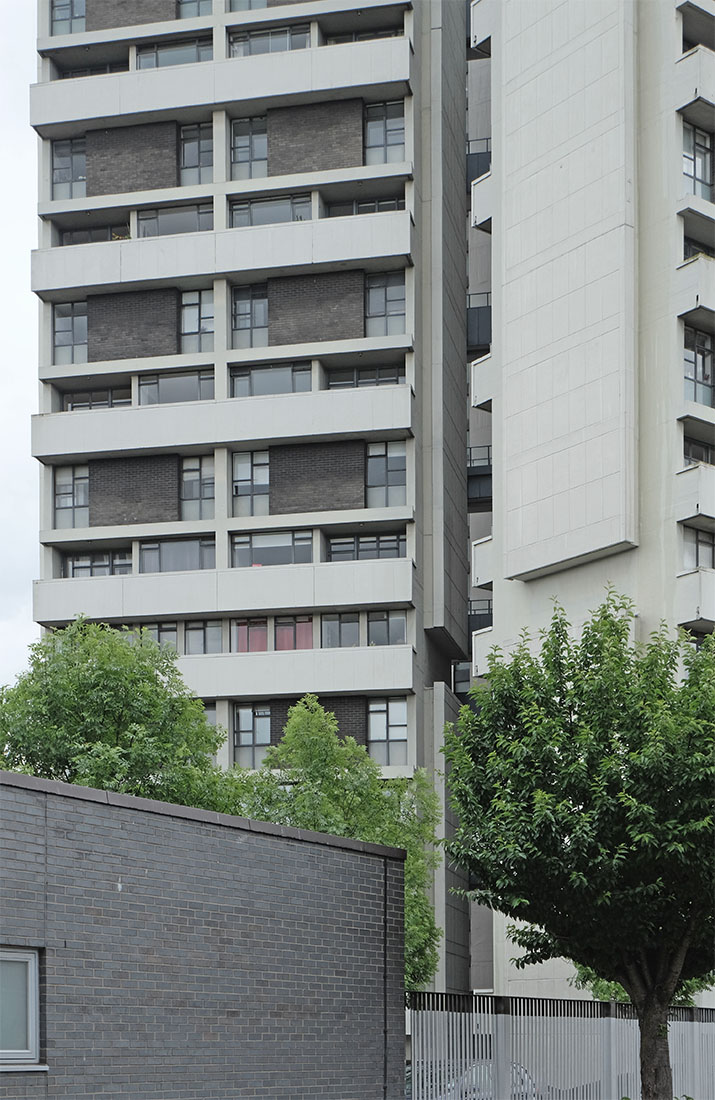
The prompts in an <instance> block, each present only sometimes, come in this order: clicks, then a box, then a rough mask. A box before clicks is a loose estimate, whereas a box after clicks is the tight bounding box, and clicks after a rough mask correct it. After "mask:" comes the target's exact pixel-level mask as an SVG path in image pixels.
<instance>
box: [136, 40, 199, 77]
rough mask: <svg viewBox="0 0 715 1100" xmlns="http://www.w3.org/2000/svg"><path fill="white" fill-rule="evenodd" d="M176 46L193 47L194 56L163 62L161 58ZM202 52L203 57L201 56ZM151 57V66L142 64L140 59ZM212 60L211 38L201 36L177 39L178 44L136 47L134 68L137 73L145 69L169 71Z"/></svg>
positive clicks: (150, 44)
mask: <svg viewBox="0 0 715 1100" xmlns="http://www.w3.org/2000/svg"><path fill="white" fill-rule="evenodd" d="M178 46H193V47H194V49H195V53H196V56H195V57H191V58H189V59H188V60H186V61H169V62H163V63H162V61H161V58H162V57H163V56H166V55H167V54H168V53H169V52H170V51H171V50H175V49H176V48H177V47H178ZM202 51H203V52H204V54H205V56H203V57H202V56H201V54H202ZM151 57H153V59H154V61H153V64H142V58H151ZM212 60H213V38H211V37H210V36H205V35H201V36H200V37H198V38H184V39H179V41H178V42H176V41H173V42H151V43H148V44H147V45H145V46H137V60H136V68H137V71H138V72H144V71H145V70H147V69H169V68H173V67H174V66H176V65H194V64H197V63H199V62H201V61H212Z"/></svg>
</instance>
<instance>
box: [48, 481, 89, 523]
mask: <svg viewBox="0 0 715 1100" xmlns="http://www.w3.org/2000/svg"><path fill="white" fill-rule="evenodd" d="M88 526H89V466H56V467H55V527H56V528H66V527H88Z"/></svg>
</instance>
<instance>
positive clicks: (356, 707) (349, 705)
mask: <svg viewBox="0 0 715 1100" xmlns="http://www.w3.org/2000/svg"><path fill="white" fill-rule="evenodd" d="M297 702H298V700H297V699H271V744H272V745H277V744H278V743H279V742H280V740H281V738H282V737H283V730H284V729H285V724H286V722H287V721H288V711H289V710H290V708H291V707H292V706H294V705H295V704H296V703H297ZM320 705H321V706H322V707H325V709H326V710H328V711H332V712H333V714H334V715H335V718H336V721H337V723H338V729H339V731H340V736H341V737H354V738H355V740H356V741H357V743H358V745H367V701H366V699H365V696H364V695H321V696H320Z"/></svg>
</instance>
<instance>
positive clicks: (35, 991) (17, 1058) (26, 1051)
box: [0, 946, 40, 1067]
mask: <svg viewBox="0 0 715 1100" xmlns="http://www.w3.org/2000/svg"><path fill="white" fill-rule="evenodd" d="M39 956H40V952H39V950H38V949H36V948H27V947H23V948H15V947H4V946H3V947H0V962H20V963H26V964H27V986H26V989H27V1020H26V1026H27V1038H28V1043H27V1046H26V1047H24V1048H22V1049H17V1050H15V1049H10V1048H9V1047H8V1048H3V1049H0V1064H2V1065H3V1066H12V1065H17V1066H23V1067H24V1066H29V1065H37V1063H39V1061H40V965H39V963H40V958H39Z"/></svg>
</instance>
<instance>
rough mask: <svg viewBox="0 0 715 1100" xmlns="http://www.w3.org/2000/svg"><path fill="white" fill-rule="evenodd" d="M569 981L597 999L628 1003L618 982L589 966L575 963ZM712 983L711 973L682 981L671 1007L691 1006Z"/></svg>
mask: <svg viewBox="0 0 715 1100" xmlns="http://www.w3.org/2000/svg"><path fill="white" fill-rule="evenodd" d="M569 983H570V984H571V985H572V986H573V987H574V988H575V989H585V990H587V991H588V992H589V993H590V994H591V996H592V997H594V998H595V999H596V1000H597V1001H620V1002H621V1004H630V1003H631V999H630V997H629V996H628V994H627V993H626V991H625V989H624V988H623V986H622V985H620V984H619V982H608V981H606V980H605V978H599V976H598V974H597V973H596V971H595V970H592V969H591V967H590V966H582V965H581V964H580V963H576V973H575V974H574V976H573V978H569ZM711 985H712V975H711V974H706V976H705V977H704V978H690V979H689V980H687V981H684V982H683V983H682V985H681V986H680V988H679V989H677V990H676V992H675V995H674V996H673V1000H672V1001H671V1002H670V1003H671V1006H672V1007H673V1008H692V1007H693V1005H694V1004H695V997H696V995H697V994H698V993H702V992H703V991H704V990H706V989H710V987H711Z"/></svg>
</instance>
